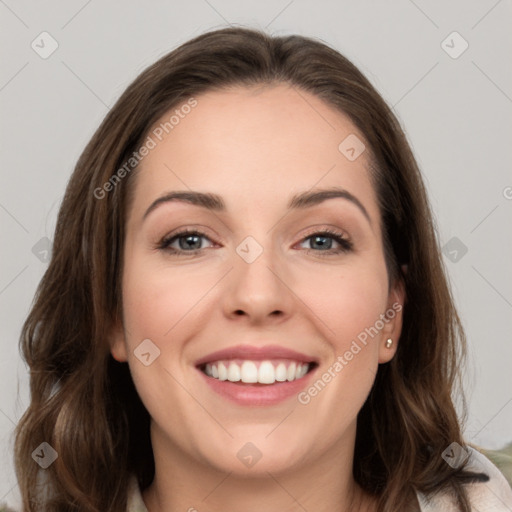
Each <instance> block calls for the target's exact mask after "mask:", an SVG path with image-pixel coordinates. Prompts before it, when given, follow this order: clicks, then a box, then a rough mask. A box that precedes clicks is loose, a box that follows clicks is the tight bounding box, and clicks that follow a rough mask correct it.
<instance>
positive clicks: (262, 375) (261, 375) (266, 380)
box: [258, 361, 276, 384]
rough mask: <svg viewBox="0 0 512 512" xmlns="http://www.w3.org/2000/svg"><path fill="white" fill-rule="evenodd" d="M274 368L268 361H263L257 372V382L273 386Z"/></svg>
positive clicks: (274, 378)
mask: <svg viewBox="0 0 512 512" xmlns="http://www.w3.org/2000/svg"><path fill="white" fill-rule="evenodd" d="M275 373H276V372H275V370H274V366H273V365H272V363H271V362H270V361H263V362H262V363H261V364H260V368H259V370H258V382H261V383H262V384H274V382H275V381H276V375H275Z"/></svg>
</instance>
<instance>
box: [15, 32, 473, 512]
mask: <svg viewBox="0 0 512 512" xmlns="http://www.w3.org/2000/svg"><path fill="white" fill-rule="evenodd" d="M282 82H284V83H287V84H289V85H291V86H292V87H294V88H296V89H297V90H299V91H301V90H302V91H308V92H309V93H312V94H314V95H316V96H317V97H319V98H321V99H322V100H324V101H325V102H326V103H327V104H328V105H330V106H332V107H333V108H334V109H337V110H338V111H341V112H343V113H345V114H346V115H348V116H349V118H350V119H351V121H352V122H353V123H354V124H355V126H356V127H357V128H358V129H359V130H360V132H361V133H362V134H363V136H364V137H365V143H367V147H368V148H369V152H368V154H370V156H371V158H370V171H371V177H372V180H373V182H374V185H375V189H376V192H377V195H378V199H379V206H380V211H381V217H382V226H383V240H384V252H385V257H386V264H387V268H388V272H389V277H390V284H391V283H393V282H394V281H395V280H396V279H401V280H403V283H404V285H405V291H406V297H407V299H406V303H405V305H404V309H403V327H402V334H401V337H400V343H399V346H398V349H397V353H396V355H395V357H394V358H393V359H392V361H391V362H390V363H388V364H383V365H380V366H379V370H378V373H377V376H376V379H375V383H374V385H373V388H372V390H371V392H370V395H369V396H368V398H367V400H366V402H365V404H364V405H363V407H362V410H361V411H360V413H359V416H358V425H357V437H356V446H355V457H354V466H353V472H354V477H355V479H356V481H357V482H358V483H359V484H360V485H361V486H362V487H363V488H364V489H365V490H366V491H367V492H369V493H372V494H374V495H375V496H378V497H379V511H380V512H391V511H393V512H394V511H396V510H402V509H405V508H406V504H407V503H410V500H411V499H412V497H413V496H414V491H422V492H425V493H429V492H435V491H438V490H441V489H445V488H446V489H448V488H449V489H451V490H452V491H453V492H454V493H455V496H456V497H457V500H458V503H459V507H460V510H461V511H463V512H469V510H470V509H469V505H468V498H467V495H466V492H465V490H464V485H463V484H464V483H465V482H466V481H467V480H468V474H466V473H465V472H464V468H463V467H462V466H461V467H459V468H457V469H454V468H452V467H450V466H449V465H448V464H447V463H446V462H445V461H444V460H443V458H442V457H441V453H442V452H443V451H444V450H445V449H446V448H447V447H448V445H450V443H452V442H457V443H459V444H461V445H463V444H464V443H463V439H462V435H461V427H460V424H459V421H458V418H457V414H456V411H455V408H454V405H453V402H452V393H453V392H454V391H455V390H457V391H458V392H459V394H458V397H460V398H462V404H463V412H464V416H465V411H466V408H465V401H464V396H463V394H462V386H461V380H460V368H461V362H462V359H463V356H464V355H465V336H464V331H463V328H462V325H461V321H460V319H459V317H458V315H457V312H456V310H455V307H454V302H453V298H452V296H451V292H450V289H449V286H448V282H447V278H446V274H445V270H444V267H443V264H442V260H441V256H440V250H439V245H438V241H437V235H436V228H435V225H434V221H433V216H432V212H431V209H430V206H429V203H428V200H427V195H426V191H425V187H424V184H423V181H422V178H421V174H420V171H419V169H418V166H417V163H416V161H415V159H414V156H413V154H412V152H411V149H410V147H409V145H408V142H407V140H406V136H405V135H404V133H403V131H402V129H401V127H400V124H399V122H398V120H397V119H396V117H395V116H394V114H393V112H392V111H391V110H390V108H389V107H388V106H387V105H386V103H385V102H384V100H383V99H382V98H381V96H380V95H379V94H378V93H377V91H376V90H375V89H374V87H373V86H372V85H371V84H370V82H369V81H368V80H367V79H366V78H365V77H364V75H363V74H362V73H361V72H360V71H359V70H358V69H357V68H356V67H355V66H354V65H353V64H352V63H351V62H350V61H349V60H348V59H346V58H345V57H343V56H342V55H341V54H340V53H338V52H337V51H335V50H333V49H331V48H330V47H328V46H327V45H325V44H323V43H321V42H319V41H316V40H313V39H310V38H305V37H300V36H296V35H292V36H284V37H271V36H269V35H267V34H265V33H262V32H259V31H255V30H251V29H244V28H226V29H222V30H216V31H212V32H209V33H206V34H203V35H201V36H199V37H196V38H195V39H193V40H191V41H189V42H187V43H185V44H183V45H181V46H180V47H179V48H177V49H176V50H174V51H172V52H170V53H169V54H167V55H165V56H164V57H163V58H161V59H160V60H158V61H157V62H156V63H154V64H153V65H151V66H150V67H149V68H147V69H146V70H145V71H144V72H143V73H141V74H140V75H139V76H138V77H137V78H136V79H135V81H134V82H133V83H132V84H131V85H130V86H129V87H128V89H127V90H126V91H125V92H124V94H123V95H122V96H121V97H120V98H119V100H118V101H117V103H116V104H115V105H114V107H113V108H112V109H111V110H110V112H109V113H108V115H107V116H106V118H105V119H104V121H103V122H102V124H101V126H100V127H99V128H98V130H97V131H96V133H95V134H94V136H93V137H92V140H91V141H90V142H89V143H88V145H87V147H86V148H85V150H84V152H83V153H82V155H81V156H80V158H79V160H78V162H77V165H76V168H75V170H74V172H73V174H72V176H71V179H70V181H69V184H68V186H67V189H66V193H65V196H64V199H63V202H62V205H61V208H60V212H59V217H58V222H57V227H56V232H55V237H54V243H53V255H52V259H51V261H50V264H49V267H48V269H47V271H46V273H45V275H44V276H43V278H42V280H41V282H40V284H39V287H38V290H37V294H36V299H35V303H34V304H33V307H32V309H31V311H30V314H29V316H28V318H27V319H26V321H25V324H24V326H23V330H22V334H21V348H22V351H23V356H24V358H25V360H26V361H27V363H28V365H29V367H30V371H31V380H30V390H31V403H30V406H29V407H28V409H27V411H26V412H25V414H24V416H23V418H22V419H21V421H20V423H19V425H18V426H17V430H16V445H15V455H16V470H17V477H18V481H19V484H20V490H21V495H22V497H23V504H24V509H25V510H26V511H29V512H32V511H36V510H44V511H45V512H48V511H61V512H63V511H69V510H75V511H102V512H105V511H107V510H108V511H113V512H120V511H124V510H125V508H126V495H127V490H128V487H127V486H128V481H129V477H130V475H131V474H135V475H136V477H137V480H138V483H139V486H140V487H141V489H145V488H146V487H147V486H148V485H149V484H150V483H151V481H152V479H153V476H154V460H153V454H152V451H151V444H150V439H149V419H150V418H149V414H148V412H147V410H146V409H145V407H144V406H143V404H142V402H141V401H140V398H139V397H138V395H137V392H136V390H135V387H134V385H133V382H132V379H131V376H130V372H129V369H128V365H127V364H123V363H117V362H116V361H115V360H114V359H113V358H112V356H111V355H110V352H109V344H108V340H107V339H106V333H108V332H109V331H110V328H111V326H112V325H113V323H114V322H116V321H117V319H118V318H122V302H121V284H120V283H121V273H122V262H123V243H124V229H125V225H124V223H125V219H126V214H127V209H128V207H129V198H130V196H129V193H130V191H131V190H133V183H132V182H133V178H134V174H135V171H133V172H128V173H126V174H127V175H126V176H125V177H124V178H123V179H121V180H119V182H116V184H115V186H114V187H112V190H110V191H109V193H107V194H104V195H105V197H103V198H100V199H98V198H97V195H98V194H97V192H96V193H95V191H98V190H99V189H101V188H102V187H103V185H104V184H105V183H106V182H107V181H109V180H110V179H111V178H112V176H113V175H114V174H115V173H116V171H117V170H118V169H119V168H120V167H121V166H122V165H123V164H124V163H125V162H126V161H127V160H128V159H129V158H130V156H131V155H132V154H133V152H134V151H136V150H137V149H138V148H139V147H140V145H141V144H142V142H143V141H144V138H145V137H146V135H147V133H148V130H149V129H150V127H151V126H153V124H154V123H155V122H156V121H157V120H159V119H160V118H161V116H162V115H163V114H164V113H166V112H168V111H169V109H170V108H172V107H175V106H177V105H179V104H181V103H182V102H184V101H186V100H187V99H189V98H190V97H191V96H193V95H199V94H201V93H202V92H206V91H211V90H213V89H220V88H223V87H227V86H230V85H247V86H249V85H256V84H266V83H282ZM402 265H407V272H405V273H404V272H403V268H402ZM44 441H46V442H48V443H49V444H50V445H51V446H52V447H53V448H54V449H55V450H56V451H57V452H58V454H59V456H58V458H57V460H56V461H55V462H54V463H53V464H52V465H51V466H50V467H49V468H48V469H46V470H45V471H44V472H42V470H40V468H39V466H38V465H37V464H35V463H34V461H33V460H32V458H31V453H32V452H33V450H34V449H35V448H36V447H37V446H38V445H39V444H40V443H41V442H44ZM38 475H39V476H38ZM39 478H43V479H44V482H43V484H44V489H45V493H41V492H39V491H38V487H37V484H38V483H41V482H40V481H39Z"/></svg>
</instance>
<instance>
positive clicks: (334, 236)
mask: <svg viewBox="0 0 512 512" xmlns="http://www.w3.org/2000/svg"><path fill="white" fill-rule="evenodd" d="M202 239H206V240H209V241H210V242H211V243H212V244H213V242H212V241H211V240H210V239H209V238H208V237H207V236H206V235H205V234H204V233H201V232H200V231H197V230H191V229H185V230H183V231H180V232H178V233H173V234H172V235H171V236H167V237H164V238H163V239H162V240H161V241H160V242H159V243H158V245H157V248H158V249H160V250H164V251H167V252H170V253H171V254H174V255H177V256H182V255H187V254H188V255H196V254H199V253H200V252H201V251H202V250H203V249H205V248H207V247H203V244H202ZM308 241H311V242H310V244H311V245H312V246H313V247H312V248H309V249H308V248H305V249H306V251H307V252H308V253H309V252H313V253H315V255H319V256H330V255H335V254H340V253H346V252H349V251H351V250H352V249H353V244H352V242H351V241H350V240H349V239H348V238H346V236H345V235H344V234H343V233H341V232H339V231H334V230H330V229H324V230H322V231H315V232H313V233H311V234H310V235H308V236H307V237H306V238H303V240H302V242H301V244H304V243H306V242H308ZM333 242H334V244H337V245H338V247H337V248H336V247H335V248H333ZM176 245H177V246H176Z"/></svg>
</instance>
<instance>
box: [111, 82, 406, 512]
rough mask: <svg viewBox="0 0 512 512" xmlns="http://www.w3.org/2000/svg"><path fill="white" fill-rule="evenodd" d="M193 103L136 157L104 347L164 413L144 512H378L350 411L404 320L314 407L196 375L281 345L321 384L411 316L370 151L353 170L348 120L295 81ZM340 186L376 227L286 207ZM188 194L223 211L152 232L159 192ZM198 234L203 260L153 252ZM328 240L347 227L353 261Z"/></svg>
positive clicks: (177, 218) (344, 213)
mask: <svg viewBox="0 0 512 512" xmlns="http://www.w3.org/2000/svg"><path fill="white" fill-rule="evenodd" d="M196 99H197V101H198V104H197V106H196V107H195V108H194V109H192V111H191V112H190V113H189V114H188V115H187V116H185V118H184V119H181V120H180V122H179V125H177V126H175V127H174V129H173V130H172V131H171V132H170V133H169V135H167V136H166V137H165V138H164V139H163V140H162V141H161V142H159V143H158V145H157V146H156V147H155V148H154V149H153V150H152V151H151V152H150V153H149V155H147V156H146V157H145V158H144V160H143V161H142V163H141V167H140V172H139V174H138V175H137V178H136V184H135V185H136V186H135V195H134V200H133V203H132V204H131V206H130V209H129V214H128V218H127V232H126V241H125V257H124V262H123V281H122V289H123V305H124V310H123V325H122V326H121V325H118V326H115V329H113V332H112V333H111V337H110V339H111V353H112V355H113V357H115V358H116V359H117V360H118V361H126V362H128V364H129V366H130V370H131V373H132V376H133V379H134V382H135V386H136V388H137V391H138V393H139V395H140V397H141V399H142V401H143V403H144V404H145V406H146V408H147V410H148V411H149V413H150V415H151V418H152V422H151V439H152V444H153V451H154V454H155V464H156V473H155V479H154V481H153V483H152V485H151V486H150V487H149V488H148V489H147V490H146V491H145V492H144V493H143V499H144V502H145V503H146V506H147V508H148V510H149V511H150V512H158V511H164V510H165V511H167V512H169V511H184V510H188V509H190V508H191V507H194V508H195V509H197V510H199V511H202V510H208V511H212V512H213V511H220V510H244V511H245V512H253V511H254V512H256V511H258V512H259V511H261V510H262V509H264V510H267V511H269V512H273V511H280V512H282V511H299V510H300V511H303V510H304V509H306V510H315V511H319V512H321V511H327V510H374V509H375V503H374V502H373V501H372V500H371V499H370V498H369V496H367V495H365V493H363V492H362V490H361V489H360V488H359V486H358V485H356V483H355V481H354V479H353V476H352V462H353V451H354V443H355V434H356V417H357V414H358V412H359V410H360V409H361V407H362V405H363V403H364V401H365V399H366V397H367V395H368V393H369V392H370V389H371V387H372V384H373V382H374V378H375V374H376V372H377V369H378V365H379V364H385V363H387V362H389V361H390V360H391V358H392V357H393V356H394V354H395V351H396V347H397V344H398V339H399V336H400V330H401V326H402V317H401V313H397V314H396V316H395V318H394V319H393V320H390V321H389V322H387V323H385V325H384V328H383V329H382V330H381V331H380V332H379V334H378V335H376V336H375V337H373V338H370V340H371V341H370V342H369V343H368V344H367V345H366V346H365V347H364V348H363V349H362V350H361V351H360V352H359V353H358V354H357V355H355V356H354V357H353V359H352V360H351V361H350V362H348V364H347V365H346V366H344V368H343V370H342V371H341V372H338V373H337V374H336V377H335V378H333V379H332V380H331V382H329V383H328V384H327V385H326V386H325V388H324V389H323V390H322V391H321V392H320V393H318V395H317V396H315V397H314V398H312V399H311V401H310V402H309V403H308V404H307V405H302V404H300V403H298V401H297V397H296V396H294V397H292V398H290V399H287V400H285V401H284V402H281V403H279V404H278V405H273V406H266V407H247V406H241V405H237V404H234V403H232V402H231V401H228V400H226V399H225V398H222V397H221V396H219V395H217V394H216V393H214V392H213V391H212V390H210V388H209V387H208V386H207V385H206V384H205V383H204V379H203V378H202V376H201V375H200V374H199V373H198V371H197V369H196V368H195V366H194V362H195V361H196V360H197V359H199V358H200V357H202V356H204V355H206V354H208V353H211V352H213V351H216V350H219V349H223V348H226V347H230V346H233V345H238V344H241V343H246V344H249V345H268V344H277V345H282V346H285V347H287V348H291V349H295V350H298V351H300V352H304V353H306V354H308V355H312V356H314V357H317V358H318V359H319V361H320V365H319V368H317V370H316V375H317V377H319V376H321V375H322V374H323V373H324V372H325V371H327V369H328V368H329V367H332V365H333V363H334V362H335V361H336V358H337V357H338V356H339V355H343V354H344V353H345V352H346V351H347V350H349V348H350V345H351V343H352V341H353V340H354V339H356V337H357V335H358V334H360V333H361V332H362V331H364V329H365V328H368V327H370V326H373V325H374V324H375V322H376V320H378V319H379V318H380V315H381V314H383V313H385V312H386V311H387V310H389V309H390V308H392V305H393V303H395V304H396V303H398V304H403V302H404V291H403V287H402V286H401V284H400V283H399V284H397V285H395V286H392V287H391V289H390V288H389V283H388V275H387V271H386V266H385V260H384V253H383V247H382V232H381V225H380V223H381V219H380V213H379V209H378V205H377V198H376V195H375V192H374V189H373V187H372V184H371V182H370V179H369V174H368V171H367V169H366V165H367V160H366V154H365V153H363V154H362V155H361V156H360V157H359V158H357V159H356V160H355V161H353V162H351V161H349V160H348V159H347V158H346V157H345V156H344V155H343V154H342V153H341V152H340V151H339V150H338V146H339V144H340V142H341V141H342V140H343V139H345V137H347V136H348V135H349V134H356V135H357V136H358V137H359V138H360V139H361V140H364V139H363V136H362V135H361V134H360V133H359V132H358V131H357V129H356V128H355V126H354V125H353V124H352V123H351V121H350V120H349V118H348V117H346V116H344V115H343V114H341V113H340V112H338V111H335V110H333V109H332V108H331V107H330V106H328V105H326V104H324V103H323V102H322V101H321V100H320V99H319V98H317V97H315V96H312V95H310V94H308V93H305V92H301V93H300V94H298V92H297V91H295V90H294V89H293V88H291V87H289V86H288V85H285V84H279V85H273V86H264V87H263V86H260V87H253V88H245V87H232V88H230V89H228V90H223V91H220V92H219V91H216V92H208V93H206V94H203V95H200V96H198V97H196ZM168 117H169V116H167V115H166V116H163V118H162V120H166V119H168ZM331 186H338V187H342V188H344V189H346V190H348V191H349V192H350V193H351V194H353V195H354V196H356V197H357V198H358V199H359V201H360V202H361V203H362V204H363V205H364V207H365V208H366V210H367V212H368V214H369V218H370V221H368V220H367V219H366V217H365V216H364V215H363V213H362V212H361V211H360V210H359V209H358V207H357V206H355V205H354V204H353V203H352V202H350V201H348V200H346V199H340V198H335V199H329V200H327V201H325V202H323V203H320V204H318V205H315V206H313V207H311V208H307V209H304V210H296V211H290V212H287V210H286V205H287V203H288V200H289V197H291V196H292V195H294V194H296V193H299V192H303V191H308V190H310V189H318V188H324V187H331ZM190 189H192V190H195V191H201V192H212V193H216V194H219V195H221V196H222V197H223V199H224V201H225V203H226V206H227V210H226V212H215V213H214V212H211V211H208V210H207V209H204V208H201V207H198V206H195V205H191V204H187V203H184V202H171V203H164V204H162V205H160V206H159V207H157V208H156V209H154V210H153V211H152V212H151V213H150V214H149V215H148V216H147V217H146V219H145V220H144V221H143V220H142V217H143V215H144V212H145V211H146V209H147V208H148V207H149V205H150V204H151V203H152V202H153V201H154V200H155V199H156V198H158V197H160V196H161V195H162V194H163V193H164V192H169V191H173V190H183V191H187V190H190ZM186 227H190V228H196V229H198V230H199V231H201V232H203V233H205V236H206V238H201V239H199V240H202V247H203V249H201V251H200V253H199V254H198V255H195V256H190V255H189V254H187V253H185V255H184V256H177V255H175V254H172V253H170V252H169V251H168V250H167V251H166V250H162V249H158V248H157V246H158V243H159V242H160V240H161V239H162V238H164V237H165V236H166V235H171V234H173V233H175V232H176V231H178V230H179V229H181V228H186ZM325 228H334V229H336V230H337V231H338V230H340V231H342V232H343V233H344V234H345V236H347V237H348V238H349V239H350V240H351V241H352V242H353V250H352V251H350V252H340V253H338V254H331V255H325V250H324V251H322V248H321V247H320V248H319V246H318V244H315V238H314V237H313V238H311V235H312V234H314V233H318V232H321V231H322V229H325ZM247 236H252V237H253V238H254V239H255V240H256V241H257V242H258V243H259V244H260V245H261V247H262V248H263V252H262V254H261V255H260V256H259V257H258V258H257V259H256V260H255V261H254V262H253V263H250V264H248V263H247V262H246V261H244V260H243V259H242V258H241V257H240V256H239V255H238V254H237V252H236V247H237V246H238V245H239V244H240V242H242V240H244V239H245V237H247ZM307 237H310V238H307ZM182 243H183V242H182ZM328 243H332V245H331V246H330V247H331V248H332V249H334V250H336V249H337V248H339V245H338V244H337V242H336V241H335V240H334V239H329V240H328ZM184 245H185V244H183V245H182V247H183V246H184ZM172 246H173V247H174V248H177V249H178V248H179V247H180V245H179V241H175V242H174V243H173V244H172ZM237 312H238V314H237ZM147 338H149V339H151V340H152V342H153V343H154V344H155V345H156V346H157V347H158V348H159V350H160V356H159V357H158V358H156V359H155V361H154V362H153V363H152V364H150V365H149V366H145V365H143V364H141V362H140V361H139V360H138V359H137V358H136V357H135V355H134V350H135V349H136V348H137V346H138V345H139V344H140V343H141V341H142V340H144V339H147ZM388 338H392V339H393V342H394V343H393V346H392V347H391V348H386V347H385V341H386V340H387V339H388ZM315 380H316V378H315V379H314V380H313V382H314V381H315ZM247 442H251V443H253V444H254V445H255V446H256V447H257V448H258V450H259V451H260V452H261V454H262V457H261V459H260V460H259V461H258V462H257V463H256V464H255V465H254V466H252V467H246V466H245V465H244V464H242V463H241V462H240V460H239V459H238V457H237V452H238V451H239V450H240V449H241V447H242V446H244V445H245V443H247ZM203 499H204V500H203ZM202 500H203V501H202ZM262 507H263V508H262Z"/></svg>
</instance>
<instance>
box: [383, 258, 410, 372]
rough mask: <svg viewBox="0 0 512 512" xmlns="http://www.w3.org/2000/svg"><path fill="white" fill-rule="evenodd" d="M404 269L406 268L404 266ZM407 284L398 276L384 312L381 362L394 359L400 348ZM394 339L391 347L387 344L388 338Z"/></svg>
mask: <svg viewBox="0 0 512 512" xmlns="http://www.w3.org/2000/svg"><path fill="white" fill-rule="evenodd" d="M402 270H404V271H405V270H406V268H405V269H404V268H403V267H402ZM405 299H406V296H405V285H404V282H403V279H402V278H398V279H397V280H396V282H395V284H394V285H393V286H392V288H391V290H390V292H389V296H388V302H387V306H386V311H385V313H384V315H385V318H384V327H383V328H382V331H381V338H380V340H379V343H380V345H379V364H380V363H388V362H389V361H391V359H393V357H394V355H395V353H396V350H397V348H398V340H399V338H400V333H401V332H402V318H403V309H404V303H405ZM389 339H390V340H392V344H391V346H390V347H387V346H386V342H387V340H389Z"/></svg>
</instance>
